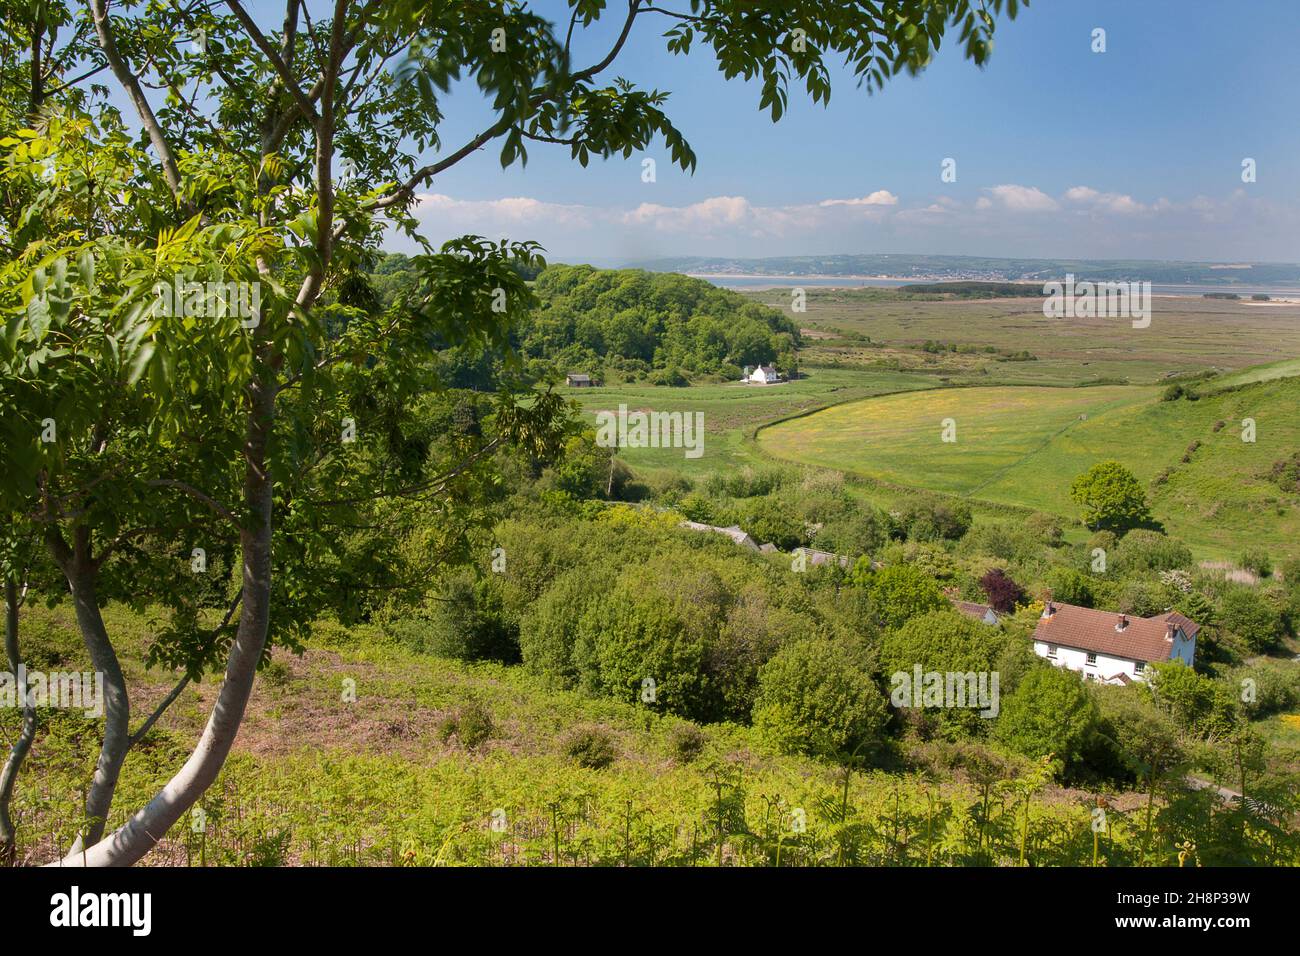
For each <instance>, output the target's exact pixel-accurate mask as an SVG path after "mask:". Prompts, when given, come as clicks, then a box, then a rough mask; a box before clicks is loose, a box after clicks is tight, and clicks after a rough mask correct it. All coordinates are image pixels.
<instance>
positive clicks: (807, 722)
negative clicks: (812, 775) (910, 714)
mask: <svg viewBox="0 0 1300 956" xmlns="http://www.w3.org/2000/svg"><path fill="white" fill-rule="evenodd" d="M753 719H754V726H755V727H756V728H758V730H759V732H761V733H762V734H763V736H764V737H765V738H767V739H768V740H769V741H770V742H771V743H772V744H773V745H774V746H775V747H777V749H779V750H781V751H782V752H784V753H795V754H798V753H802V754H810V755H814V756H821V757H831V758H834V757H844V756H848V755H849V754H852V753H853V752H855V751H857V750H859V749H861V748H863V747H864V746H870V745H871V744H872V743H873V742H875V741H877V740H878V738H879V736H880V733H881V731H882V729H883V728H884V725H885V719H886V707H885V698H884V695H882V694H881V693H880V690H879V688H877V687H876V684H875V682H874V681H873V680H872V679H871V675H870V674H869V673H867V672H866V670H865V669H864V668H863V667H862V665H861V662H860V661H859V660H858V659H857V658H856V657H855V655H854V654H853V652H852V651H851V650H849V649H848V648H847V647H845V646H844V645H842V644H840V643H839V642H836V641H828V640H825V639H823V638H811V639H807V640H802V641H796V642H795V643H793V644H788V645H786V646H785V647H783V648H782V649H781V650H780V651H778V652H777V654H776V656H775V657H773V658H772V659H771V660H770V661H768V662H767V664H766V665H764V667H763V669H762V671H761V672H760V673H759V678H758V697H757V699H756V700H755V701H754V713H753Z"/></svg>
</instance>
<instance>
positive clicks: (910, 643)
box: [880, 607, 1006, 738]
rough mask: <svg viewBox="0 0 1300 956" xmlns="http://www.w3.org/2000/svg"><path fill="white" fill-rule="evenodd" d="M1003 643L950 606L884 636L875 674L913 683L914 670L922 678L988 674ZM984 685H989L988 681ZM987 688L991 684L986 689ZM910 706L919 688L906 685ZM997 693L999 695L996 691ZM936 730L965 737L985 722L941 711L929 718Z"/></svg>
mask: <svg viewBox="0 0 1300 956" xmlns="http://www.w3.org/2000/svg"><path fill="white" fill-rule="evenodd" d="M1005 644H1006V639H1005V637H1004V636H1003V634H1002V633H1001V632H1000V631H998V630H997V629H995V628H992V627H989V626H988V625H987V624H984V623H982V622H980V621H976V620H974V619H973V618H970V617H967V616H966V615H965V614H960V613H958V612H957V611H954V610H953V609H952V608H950V607H945V608H944V609H943V610H936V611H930V612H929V613H923V614H919V615H917V616H915V617H912V618H911V619H910V620H908V621H907V622H906V623H905V624H903V625H902V626H901V627H899V628H898V629H897V630H893V631H889V632H887V633H886V634H885V636H884V637H883V638H882V640H881V644H880V670H881V673H882V674H884V676H885V678H886V679H887V680H891V681H892V679H893V677H894V675H895V674H902V675H905V676H906V677H907V678H908V679H909V681H910V680H912V677H913V674H914V673H915V669H916V667H917V666H919V667H920V668H921V673H922V674H923V675H924V674H931V673H938V674H943V675H944V680H945V686H946V681H947V675H948V674H963V675H964V674H975V675H977V679H978V675H980V674H989V675H991V673H992V671H993V670H994V662H995V661H996V660H998V658H999V655H1000V653H1001V651H1002V649H1003V647H1004V646H1005ZM986 680H991V677H989V678H987V679H986ZM986 686H988V687H990V689H991V684H986ZM911 690H912V702H913V704H914V705H915V702H916V700H917V699H918V698H919V697H922V688H920V687H916V686H915V685H911ZM998 693H999V694H1000V693H1001V690H1000V689H999V691H998ZM927 716H930V717H933V718H934V719H935V720H936V721H937V724H938V726H939V728H940V729H941V730H942V731H943V732H944V733H945V734H946V735H947V736H949V737H953V738H960V737H969V736H972V735H974V734H977V733H980V732H981V725H983V724H985V723H986V721H985V720H984V719H982V718H981V717H980V716H979V714H978V708H975V707H973V706H969V707H943V708H942V709H939V710H938V711H936V712H935V713H933V714H928V715H927Z"/></svg>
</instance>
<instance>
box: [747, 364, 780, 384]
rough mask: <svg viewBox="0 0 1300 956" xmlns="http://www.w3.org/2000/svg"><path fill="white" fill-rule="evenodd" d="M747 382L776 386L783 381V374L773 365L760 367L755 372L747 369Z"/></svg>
mask: <svg viewBox="0 0 1300 956" xmlns="http://www.w3.org/2000/svg"><path fill="white" fill-rule="evenodd" d="M745 381H747V382H753V383H754V384H755V385H775V384H776V383H777V382H779V381H781V373H780V372H778V371H777V370H776V369H775V368H774V367H773V366H771V365H760V366H759V367H758V368H756V369H754V370H753V371H750V370H749V369H748V368H746V369H745Z"/></svg>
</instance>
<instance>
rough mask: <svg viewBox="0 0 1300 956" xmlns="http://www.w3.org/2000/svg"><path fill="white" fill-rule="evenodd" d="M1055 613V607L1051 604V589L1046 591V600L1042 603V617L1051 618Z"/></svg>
mask: <svg viewBox="0 0 1300 956" xmlns="http://www.w3.org/2000/svg"><path fill="white" fill-rule="evenodd" d="M1055 613H1056V605H1055V604H1054V603H1052V589H1051V588H1048V589H1047V600H1046V601H1045V602H1043V617H1051V616H1052V615H1053V614H1055Z"/></svg>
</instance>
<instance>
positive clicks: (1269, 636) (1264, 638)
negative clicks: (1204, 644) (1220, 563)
mask: <svg viewBox="0 0 1300 956" xmlns="http://www.w3.org/2000/svg"><path fill="white" fill-rule="evenodd" d="M1218 611H1219V615H1218V616H1219V624H1220V626H1222V627H1223V628H1224V629H1226V630H1227V631H1228V632H1229V633H1231V634H1235V635H1236V636H1237V637H1239V638H1241V640H1242V641H1244V642H1245V644H1246V646H1247V647H1248V648H1250V650H1252V651H1254V652H1256V653H1259V652H1262V651H1265V650H1268V649H1269V648H1270V647H1273V646H1274V645H1275V644H1277V642H1278V641H1279V640H1280V639H1281V637H1282V631H1283V622H1282V614H1281V612H1280V611H1279V610H1278V609H1277V608H1276V607H1274V606H1273V604H1272V602H1270V601H1269V600H1268V598H1267V597H1265V596H1264V595H1263V594H1261V593H1260V592H1258V591H1256V590H1255V589H1254V588H1249V587H1235V588H1231V589H1229V590H1228V591H1227V593H1225V594H1224V595H1223V597H1222V599H1221V600H1220V601H1219V608H1218Z"/></svg>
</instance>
